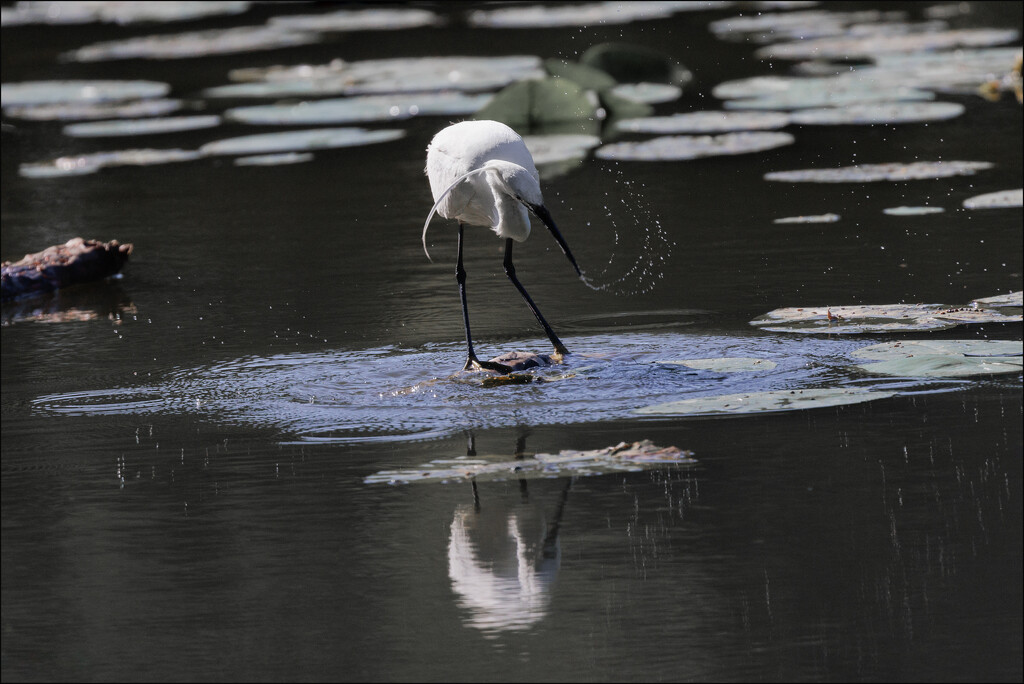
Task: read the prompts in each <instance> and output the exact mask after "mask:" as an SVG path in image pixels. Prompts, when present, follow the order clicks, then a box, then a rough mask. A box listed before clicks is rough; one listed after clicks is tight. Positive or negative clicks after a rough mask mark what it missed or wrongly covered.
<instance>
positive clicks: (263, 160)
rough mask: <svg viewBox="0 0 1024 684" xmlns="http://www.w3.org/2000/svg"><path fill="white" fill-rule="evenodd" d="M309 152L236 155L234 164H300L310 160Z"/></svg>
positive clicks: (311, 156)
mask: <svg viewBox="0 0 1024 684" xmlns="http://www.w3.org/2000/svg"><path fill="white" fill-rule="evenodd" d="M312 159H313V155H312V154H311V153H310V152H282V153H281V154H254V155H252V156H249V157H238V158H237V159H235V166H282V165H284V164H301V163H303V162H308V161H312Z"/></svg>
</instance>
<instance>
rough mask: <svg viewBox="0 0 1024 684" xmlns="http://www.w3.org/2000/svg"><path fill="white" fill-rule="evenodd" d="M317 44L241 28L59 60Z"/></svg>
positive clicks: (128, 43) (107, 47)
mask: <svg viewBox="0 0 1024 684" xmlns="http://www.w3.org/2000/svg"><path fill="white" fill-rule="evenodd" d="M319 40H320V36H319V35H318V34H315V33H310V32H298V31H289V30H286V29H280V28H274V27H271V26H243V27H238V28H230V29H214V30H209V31H194V32H191V33H176V34H170V35H155V36H143V37H140V38H127V39H125V40H115V41H109V42H103V43H94V44H92V45H86V46H85V47H81V48H78V49H77V50H72V51H71V52H67V53H65V54H64V55H63V58H64V59H66V60H67V61H70V62H103V61H107V60H113V59H183V58H186V57H203V56H206V55H223V54H230V53H236V52H252V51H254V50H272V49H275V48H283V47H294V46H297V45H309V44H311V43H315V42H317V41H319Z"/></svg>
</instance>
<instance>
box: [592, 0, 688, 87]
mask: <svg viewBox="0 0 1024 684" xmlns="http://www.w3.org/2000/svg"><path fill="white" fill-rule="evenodd" d="M637 4H643V3H629V5H632V6H636V5H637ZM621 6H624V5H620V7H621ZM580 64H584V65H586V66H589V67H593V68H595V69H600V70H601V71H603V72H605V73H606V74H609V75H610V76H611V77H612V78H614V79H615V80H616V81H618V82H619V83H641V82H650V83H675V84H680V83H687V82H689V81H690V80H691V79H692V78H693V74H691V73H690V72H689V71H688V70H687V69H686V68H685V67H683V66H682V65H681V64H679V62H678V61H676V60H675V59H674V58H673V57H671V56H669V55H666V54H665V53H663V52H659V51H658V50H655V49H653V48H649V47H647V46H646V45H636V44H634V43H599V44H597V45H594V46H592V47H590V48H587V50H586V51H585V52H584V53H583V54H582V55H580Z"/></svg>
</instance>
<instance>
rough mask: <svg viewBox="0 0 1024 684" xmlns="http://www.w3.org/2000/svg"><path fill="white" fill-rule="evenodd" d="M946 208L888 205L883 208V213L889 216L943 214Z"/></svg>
mask: <svg viewBox="0 0 1024 684" xmlns="http://www.w3.org/2000/svg"><path fill="white" fill-rule="evenodd" d="M944 211H946V210H945V209H943V208H942V207H888V208H886V209H883V210H882V213H883V214H888V215H889V216H924V215H926V214H941V213H943V212H944Z"/></svg>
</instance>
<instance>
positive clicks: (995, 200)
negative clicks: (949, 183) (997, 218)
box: [964, 188, 1024, 209]
mask: <svg viewBox="0 0 1024 684" xmlns="http://www.w3.org/2000/svg"><path fill="white" fill-rule="evenodd" d="M1019 206H1024V189H1021V188H1017V189H1016V190H1000V191H999V192H989V193H986V194H984V195H977V196H976V197H969V198H967V199H965V200H964V207H966V208H967V209H1003V208H1006V207H1019Z"/></svg>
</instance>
